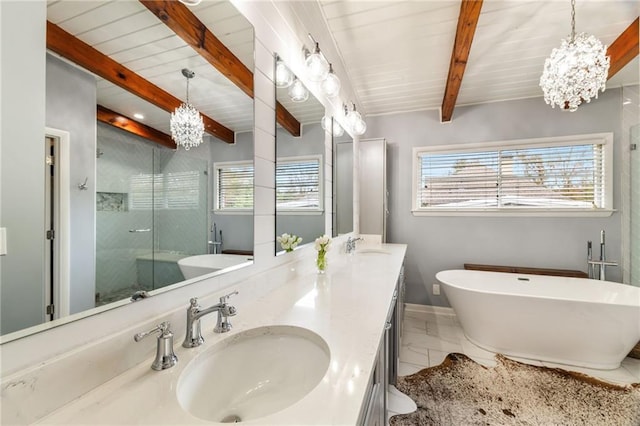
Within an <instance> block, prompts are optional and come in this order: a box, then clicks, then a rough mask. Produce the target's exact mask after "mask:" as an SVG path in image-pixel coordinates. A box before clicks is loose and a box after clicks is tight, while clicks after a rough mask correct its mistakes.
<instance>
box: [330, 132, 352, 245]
mask: <svg viewBox="0 0 640 426" xmlns="http://www.w3.org/2000/svg"><path fill="white" fill-rule="evenodd" d="M339 126H340V125H339V124H338V123H337V122H335V121H333V123H332V128H333V236H334V237H335V236H337V235H342V234H348V233H349V232H353V139H351V136H349V134H348V133H346V132H345V131H344V130H342V128H341V127H339Z"/></svg>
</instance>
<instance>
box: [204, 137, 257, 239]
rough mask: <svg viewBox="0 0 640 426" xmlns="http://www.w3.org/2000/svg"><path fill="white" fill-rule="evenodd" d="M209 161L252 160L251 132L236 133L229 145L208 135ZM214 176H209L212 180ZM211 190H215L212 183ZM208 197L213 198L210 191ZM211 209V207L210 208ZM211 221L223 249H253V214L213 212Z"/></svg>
mask: <svg viewBox="0 0 640 426" xmlns="http://www.w3.org/2000/svg"><path fill="white" fill-rule="evenodd" d="M207 140H209V150H210V153H211V154H210V155H211V163H219V162H224V161H253V132H243V133H238V134H236V143H235V144H233V145H231V144H227V143H224V142H222V141H220V140H218V139H215V138H212V137H208V138H207ZM213 179H214V177H213V176H212V177H211V182H213ZM211 190H212V191H215V188H214V185H211ZM210 199H211V200H212V202H213V200H214V199H215V197H214V194H213V193H211V196H210ZM211 211H213V207H212V208H211ZM211 219H212V223H215V224H216V228H217V230H218V231H220V230H222V238H223V249H225V250H245V251H253V214H215V213H213V214H212V215H211Z"/></svg>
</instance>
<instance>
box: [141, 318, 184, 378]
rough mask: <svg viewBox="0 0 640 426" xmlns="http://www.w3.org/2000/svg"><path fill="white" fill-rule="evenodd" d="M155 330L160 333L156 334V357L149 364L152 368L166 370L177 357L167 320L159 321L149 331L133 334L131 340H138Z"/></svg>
mask: <svg viewBox="0 0 640 426" xmlns="http://www.w3.org/2000/svg"><path fill="white" fill-rule="evenodd" d="M156 332H160V334H159V335H158V341H157V347H156V359H155V360H154V361H153V363H152V364H151V368H152V369H154V370H166V369H167V368H171V367H173V366H174V365H176V363H177V362H178V357H177V356H176V354H175V353H174V352H173V333H172V332H171V324H170V323H169V322H168V321H164V322H161V323H160V324H158V325H157V326H156V327H155V328H153V329H151V330H149V331H146V332H143V333H137V334H136V335H134V336H133V340H135V341H136V342H139V341H141V340H142V339H144V338H145V337H147V336H150V335H152V334H155V333H156Z"/></svg>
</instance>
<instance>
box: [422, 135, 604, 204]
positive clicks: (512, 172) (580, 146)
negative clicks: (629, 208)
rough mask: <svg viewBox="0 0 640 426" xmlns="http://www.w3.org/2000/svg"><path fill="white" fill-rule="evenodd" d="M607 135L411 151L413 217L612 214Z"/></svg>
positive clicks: (425, 148) (426, 148) (427, 148)
mask: <svg viewBox="0 0 640 426" xmlns="http://www.w3.org/2000/svg"><path fill="white" fill-rule="evenodd" d="M612 145H613V134H611V133H606V134H594V135H581V136H568V137H557V138H544V139H529V140H519V141H505V142H497V143H485V144H482V145H480V144H473V145H462V146H460V147H456V148H455V149H452V148H451V146H447V147H424V148H414V158H413V167H414V179H413V212H414V214H416V215H420V214H425V215H428V214H452V213H454V214H455V213H461V214H474V213H486V212H489V213H491V212H496V213H499V214H509V213H514V214H533V215H549V214H550V215H559V214H560V215H562V214H584V213H589V214H594V213H596V214H598V213H604V214H605V215H609V214H611V212H612V210H611V208H612V170H611V168H612Z"/></svg>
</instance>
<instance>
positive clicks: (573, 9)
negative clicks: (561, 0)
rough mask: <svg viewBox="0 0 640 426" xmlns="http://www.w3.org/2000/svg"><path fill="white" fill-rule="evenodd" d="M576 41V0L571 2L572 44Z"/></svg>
mask: <svg viewBox="0 0 640 426" xmlns="http://www.w3.org/2000/svg"><path fill="white" fill-rule="evenodd" d="M575 39H576V0H571V43H573V42H574V41H575Z"/></svg>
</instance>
